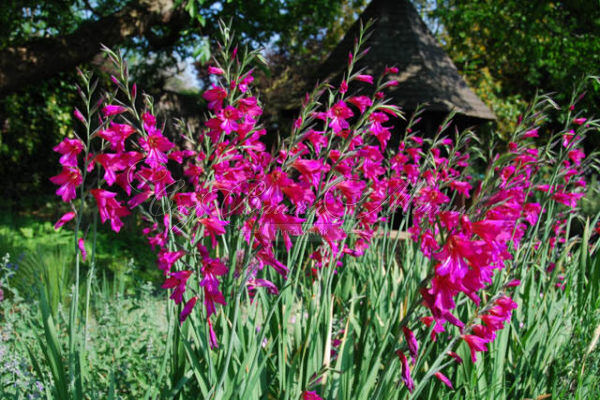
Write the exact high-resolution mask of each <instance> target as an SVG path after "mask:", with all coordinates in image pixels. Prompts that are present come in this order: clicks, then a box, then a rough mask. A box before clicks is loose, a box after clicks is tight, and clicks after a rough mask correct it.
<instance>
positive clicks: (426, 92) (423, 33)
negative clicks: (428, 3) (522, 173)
mask: <svg viewBox="0 0 600 400" xmlns="http://www.w3.org/2000/svg"><path fill="white" fill-rule="evenodd" d="M368 20H374V25H373V26H372V28H371V30H370V32H371V36H370V37H369V39H368V40H367V42H366V47H370V50H369V53H368V54H367V55H366V56H365V57H364V58H363V59H362V60H360V61H359V63H358V68H362V67H365V68H366V70H365V73H369V74H373V75H375V76H377V75H378V74H380V73H381V72H383V70H384V68H385V67H386V66H396V67H398V69H399V73H398V75H397V76H393V77H391V79H397V80H398V81H399V82H400V84H399V85H398V86H397V87H394V88H389V89H388V92H387V93H388V94H389V95H390V96H391V97H392V98H393V99H394V101H395V102H396V103H397V104H399V105H401V106H403V108H404V109H406V110H412V109H414V108H415V107H416V105H417V104H422V103H427V104H428V107H427V108H428V109H429V110H433V111H442V112H449V111H451V110H453V109H455V110H456V111H457V112H458V113H460V114H463V115H467V116H470V117H475V118H481V119H487V120H490V119H495V118H496V117H495V115H494V114H493V113H492V112H491V111H490V110H489V108H488V107H487V106H486V105H485V104H484V103H483V102H482V101H481V100H480V99H479V98H478V97H477V96H476V95H475V93H473V91H472V90H471V89H469V87H468V86H467V84H466V82H465V81H464V80H463V78H462V77H461V76H460V75H459V73H458V71H457V69H456V66H455V65H454V63H453V62H452V60H451V59H450V57H448V55H447V54H446V52H445V51H444V50H443V49H442V47H441V46H440V44H439V43H438V42H437V40H436V39H435V38H434V37H433V35H432V34H431V32H430V31H429V29H428V28H427V26H426V25H425V23H424V22H423V20H422V19H421V17H420V15H419V14H418V12H417V10H416V9H415V8H414V6H413V5H412V3H411V2H410V1H409V0H373V1H372V2H371V3H370V4H369V6H368V7H367V8H366V9H365V11H364V12H363V13H362V15H361V16H360V18H359V20H358V21H356V23H355V24H354V25H353V26H352V27H351V28H350V30H349V31H348V32H347V33H346V35H345V37H344V39H342V41H341V42H340V43H339V44H338V45H337V46H336V48H335V49H334V50H333V51H332V52H331V54H330V55H329V57H328V58H327V60H326V61H325V62H324V63H323V64H322V65H321V67H320V68H319V70H318V71H317V76H316V77H315V78H318V79H319V80H321V81H322V80H324V79H334V80H333V82H335V80H339V79H340V78H341V75H342V73H343V72H344V70H345V67H346V61H347V58H348V53H349V51H350V50H351V49H352V48H353V46H354V42H355V38H356V37H357V36H358V33H359V29H360V21H364V22H366V21H368Z"/></svg>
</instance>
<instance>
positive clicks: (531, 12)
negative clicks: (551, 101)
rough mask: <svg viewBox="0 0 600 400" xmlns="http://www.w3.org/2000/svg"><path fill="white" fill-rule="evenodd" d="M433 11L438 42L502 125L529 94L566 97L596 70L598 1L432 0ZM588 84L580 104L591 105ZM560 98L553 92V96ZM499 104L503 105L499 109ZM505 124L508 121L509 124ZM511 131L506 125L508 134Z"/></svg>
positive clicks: (595, 90)
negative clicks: (575, 84)
mask: <svg viewBox="0 0 600 400" xmlns="http://www.w3.org/2000/svg"><path fill="white" fill-rule="evenodd" d="M435 3H436V7H435V9H434V10H433V12H432V18H434V19H435V20H436V21H437V22H438V23H439V24H440V25H441V26H442V28H443V29H442V31H441V32H440V37H441V39H442V41H443V42H444V44H445V48H446V50H447V51H448V52H449V54H450V56H451V58H452V59H453V60H454V62H455V63H456V65H457V67H458V68H459V70H460V71H461V72H462V73H463V75H464V76H465V77H466V78H467V80H468V81H469V82H470V83H471V84H472V85H473V86H474V87H475V88H481V89H482V90H479V91H478V94H479V95H481V94H483V93H484V92H485V86H481V85H486V86H488V87H489V83H490V82H493V83H492V85H493V86H495V90H494V91H493V92H490V91H488V93H494V97H497V98H494V97H492V98H488V99H484V100H487V103H488V104H489V105H491V106H492V108H494V111H496V112H497V114H498V116H499V117H500V118H501V119H502V121H501V122H503V123H507V122H512V123H514V119H512V117H513V116H512V115H511V114H513V113H514V112H513V111H510V110H511V109H512V110H515V111H517V112H518V111H519V110H522V105H523V104H522V99H524V100H526V101H529V100H530V99H531V98H532V97H533V95H534V93H535V91H536V90H538V89H539V90H542V91H544V92H551V91H553V92H557V93H563V94H565V93H570V92H571V90H572V89H573V79H574V78H582V77H584V76H587V75H590V74H591V75H595V74H597V73H598V65H600V7H598V2H597V1H541V2H540V1H533V2H522V1H512V0H510V1H500V2H498V1H485V0H476V1H472V0H437V1H436V2H435ZM599 90H600V87H598V85H594V86H593V87H592V88H591V93H590V95H588V97H589V99H588V101H587V103H586V104H587V105H593V104H597V101H598V99H599V96H600V91H599ZM558 99H559V100H562V99H561V98H560V95H559V97H558ZM503 103H504V104H503ZM510 119H512V121H510ZM508 129H510V128H509V127H507V130H508Z"/></svg>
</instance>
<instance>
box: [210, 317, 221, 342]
mask: <svg viewBox="0 0 600 400" xmlns="http://www.w3.org/2000/svg"><path fill="white" fill-rule="evenodd" d="M208 339H209V344H210V348H211V349H215V348H217V347H219V343H218V342H217V335H215V331H214V329H213V326H212V322H210V319H208Z"/></svg>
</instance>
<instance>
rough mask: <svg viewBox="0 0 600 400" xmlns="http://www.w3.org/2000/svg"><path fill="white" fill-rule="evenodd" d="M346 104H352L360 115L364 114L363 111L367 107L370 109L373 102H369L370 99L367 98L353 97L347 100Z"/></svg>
mask: <svg viewBox="0 0 600 400" xmlns="http://www.w3.org/2000/svg"><path fill="white" fill-rule="evenodd" d="M348 103H350V104H354V105H355V106H356V107H357V108H358V109H359V110H360V113H361V114H362V113H364V112H365V110H366V109H367V108H369V107H371V105H373V100H371V98H370V97H367V96H355V97H350V98H349V99H348Z"/></svg>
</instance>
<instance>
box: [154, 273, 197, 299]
mask: <svg viewBox="0 0 600 400" xmlns="http://www.w3.org/2000/svg"><path fill="white" fill-rule="evenodd" d="M192 274H193V271H177V272H171V273H170V274H169V276H170V277H169V278H167V280H166V281H165V282H164V283H163V284H162V286H161V287H162V288H163V289H175V290H173V293H172V294H171V297H170V298H171V299H173V301H175V304H179V303H181V302H182V301H183V293H184V292H185V287H186V284H187V281H188V279H189V278H190V276H191V275H192Z"/></svg>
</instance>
